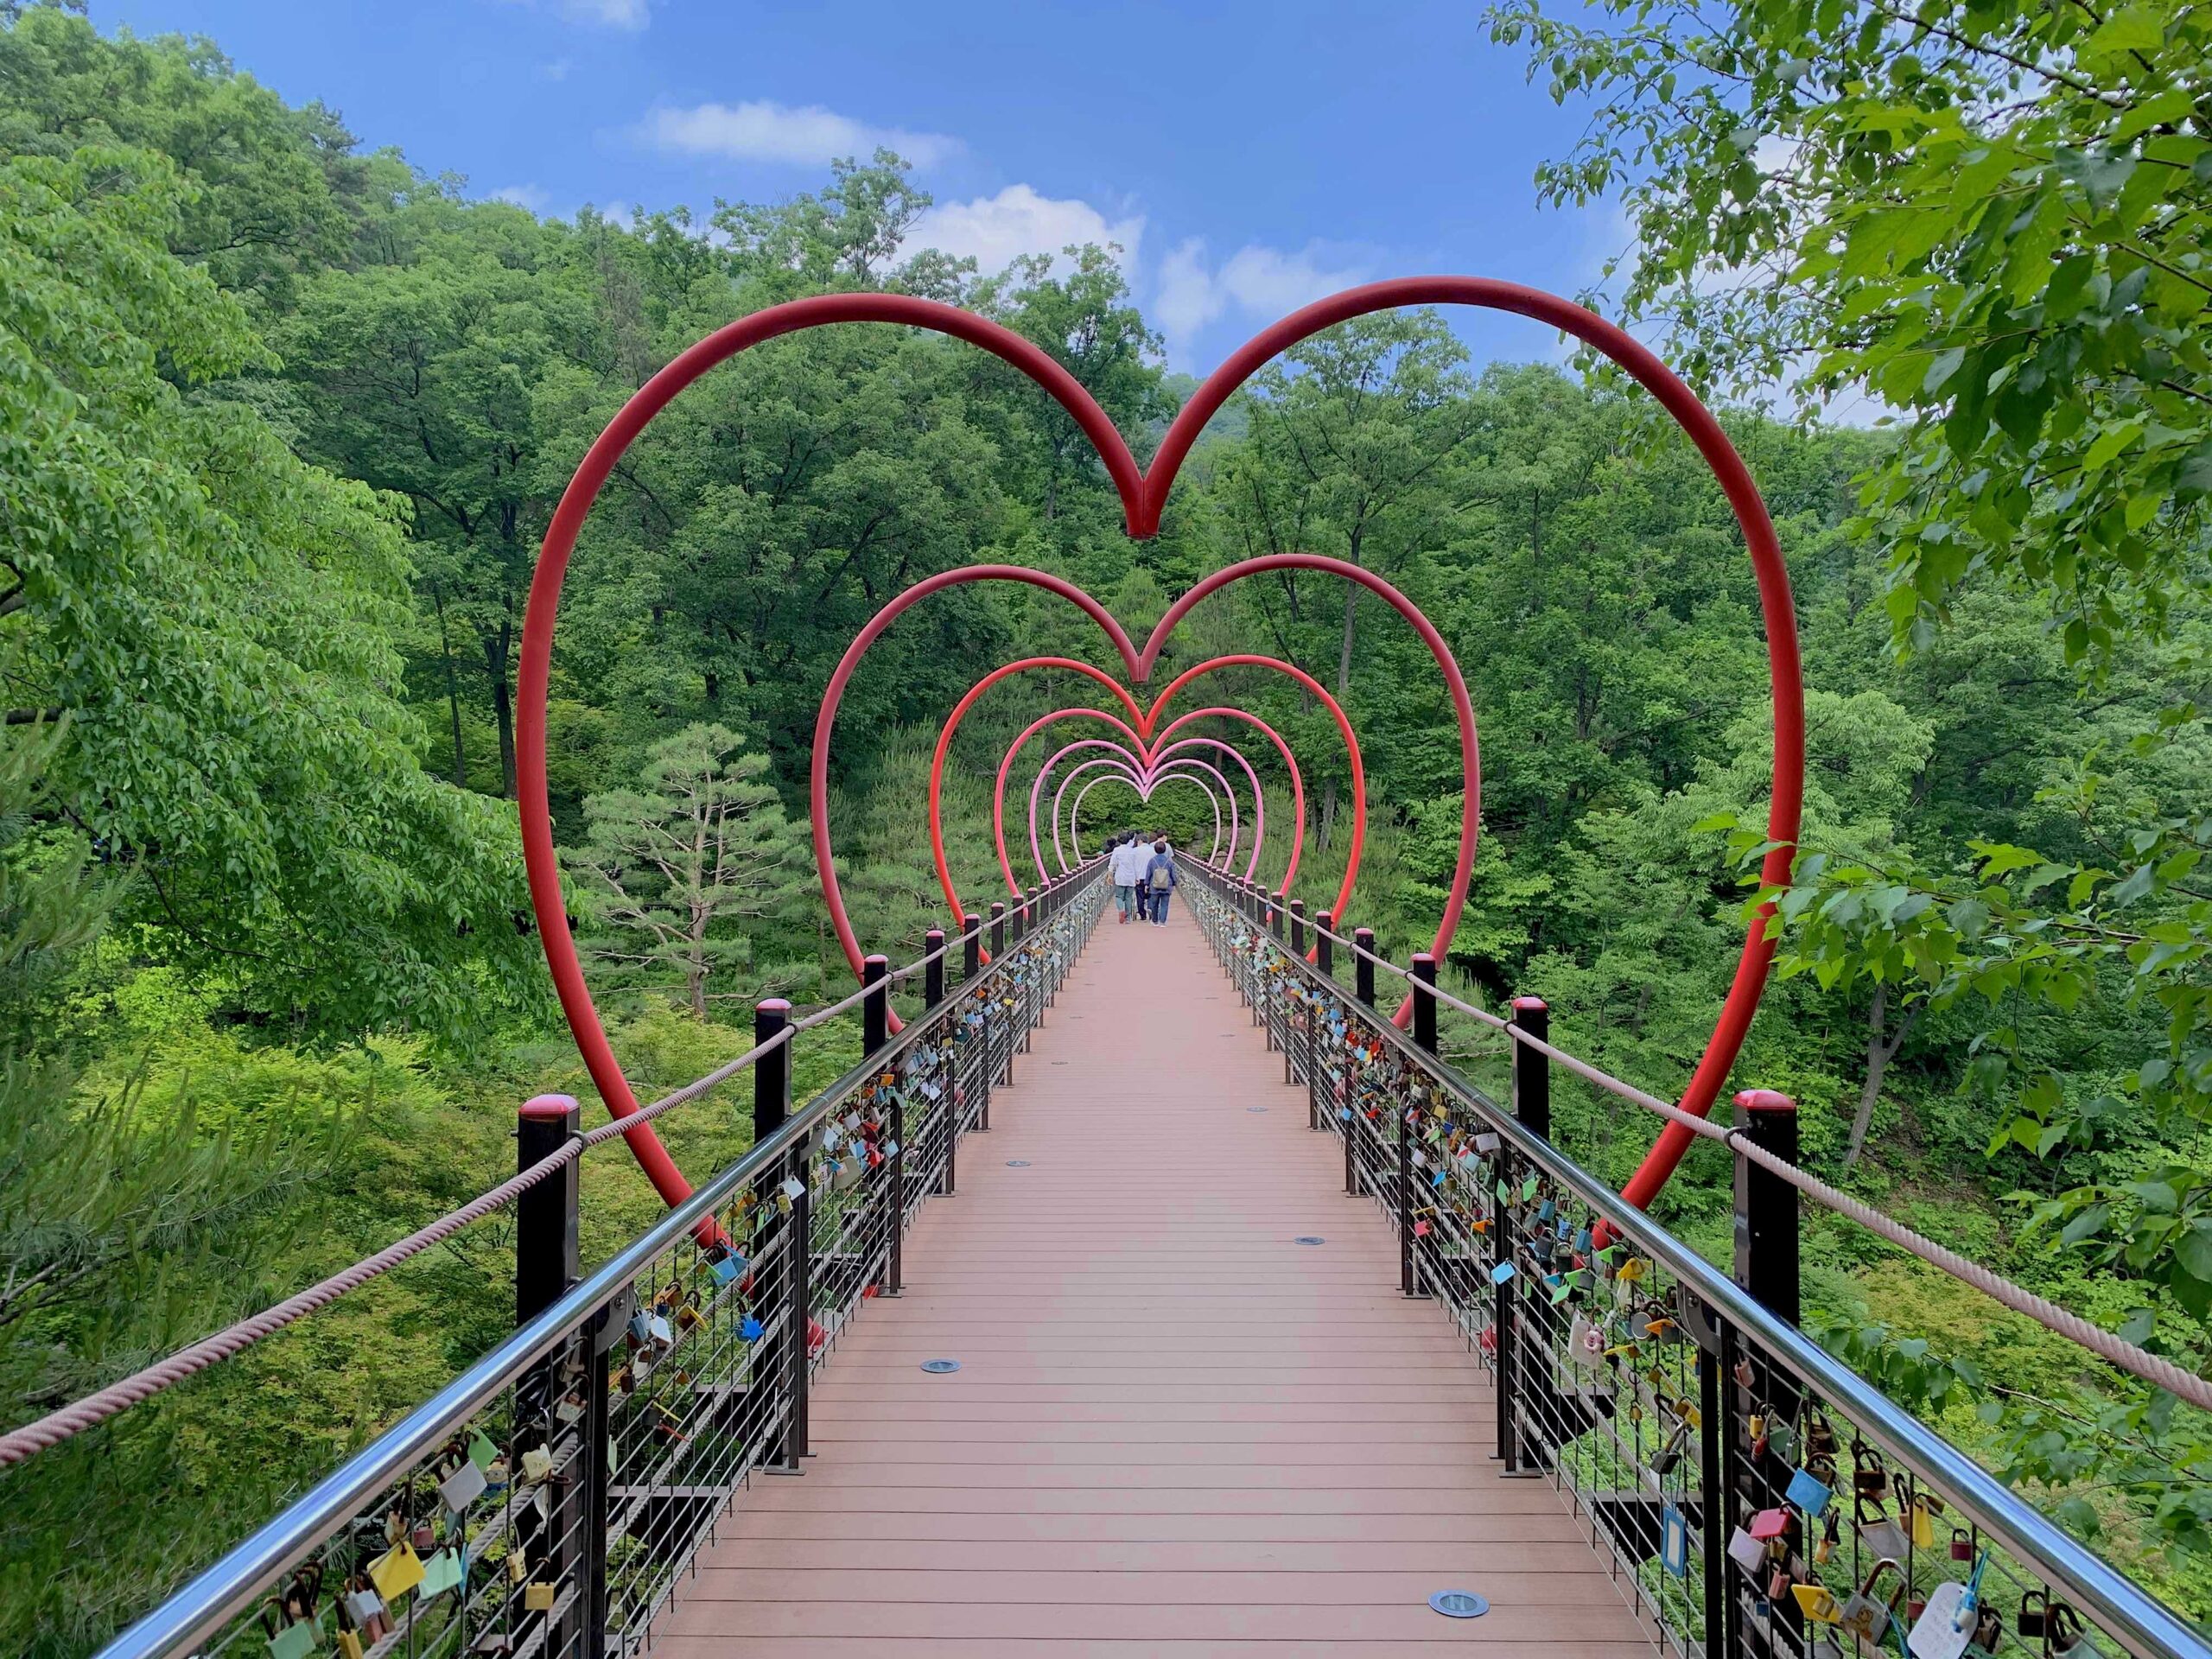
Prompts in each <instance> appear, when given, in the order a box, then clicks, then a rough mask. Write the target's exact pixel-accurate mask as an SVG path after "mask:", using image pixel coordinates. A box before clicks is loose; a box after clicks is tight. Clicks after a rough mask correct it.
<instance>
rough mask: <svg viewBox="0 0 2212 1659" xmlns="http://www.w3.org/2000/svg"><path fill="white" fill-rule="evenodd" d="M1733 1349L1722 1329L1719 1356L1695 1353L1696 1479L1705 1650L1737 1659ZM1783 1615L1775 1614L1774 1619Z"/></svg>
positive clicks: (1740, 1636)
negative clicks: (1731, 1476) (1731, 1547)
mask: <svg viewBox="0 0 2212 1659" xmlns="http://www.w3.org/2000/svg"><path fill="white" fill-rule="evenodd" d="M1734 1345H1735V1344H1733V1343H1732V1342H1731V1341H1730V1340H1729V1338H1728V1331H1727V1328H1726V1326H1725V1325H1724V1326H1723V1327H1722V1328H1721V1332H1720V1346H1721V1350H1722V1351H1721V1352H1720V1353H1717V1354H1716V1353H1712V1352H1709V1351H1707V1349H1706V1348H1705V1347H1704V1346H1703V1345H1702V1344H1700V1347H1699V1348H1698V1351H1697V1404H1698V1435H1697V1442H1698V1445H1697V1452H1698V1459H1697V1461H1698V1477H1697V1478H1698V1484H1699V1485H1700V1487H1701V1488H1702V1489H1703V1490H1704V1492H1705V1509H1704V1512H1703V1513H1702V1514H1701V1515H1700V1516H1699V1517H1698V1542H1699V1545H1700V1549H1699V1552H1698V1553H1699V1555H1700V1564H1701V1565H1702V1567H1704V1571H1705V1594H1704V1604H1705V1630H1706V1637H1705V1650H1706V1651H1707V1653H1709V1654H1712V1655H1713V1656H1714V1659H1733V1656H1735V1655H1738V1654H1740V1653H1742V1652H1743V1651H1744V1625H1743V1619H1742V1617H1741V1615H1740V1614H1739V1613H1738V1604H1737V1599H1736V1597H1735V1595H1734V1593H1733V1588H1734V1580H1735V1579H1736V1576H1737V1572H1738V1569H1737V1567H1736V1566H1735V1564H1734V1563H1733V1562H1732V1561H1730V1560H1729V1559H1728V1540H1729V1538H1730V1537H1731V1536H1732V1534H1733V1533H1734V1531H1735V1529H1734V1527H1733V1525H1732V1523H1731V1521H1730V1519H1729V1517H1730V1515H1731V1513H1732V1510H1733V1509H1734V1507H1735V1506H1734V1505H1733V1504H1732V1503H1731V1502H1730V1501H1729V1497H1728V1492H1729V1481H1728V1467H1729V1465H1731V1464H1732V1463H1733V1462H1734V1459H1732V1457H1730V1456H1728V1455H1727V1445H1728V1441H1729V1440H1730V1439H1731V1438H1732V1435H1731V1434H1730V1433H1728V1431H1727V1428H1726V1419H1727V1418H1728V1416H1729V1412H1728V1409H1727V1406H1728V1385H1727V1383H1726V1381H1725V1380H1724V1379H1723V1376H1722V1368H1723V1367H1724V1366H1725V1365H1726V1364H1727V1363H1729V1360H1728V1355H1727V1351H1728V1350H1729V1349H1731V1348H1732V1347H1733V1346H1734ZM1783 1616H1784V1615H1783V1613H1782V1612H1781V1610H1779V1609H1777V1612H1776V1617H1777V1618H1782V1617H1783Z"/></svg>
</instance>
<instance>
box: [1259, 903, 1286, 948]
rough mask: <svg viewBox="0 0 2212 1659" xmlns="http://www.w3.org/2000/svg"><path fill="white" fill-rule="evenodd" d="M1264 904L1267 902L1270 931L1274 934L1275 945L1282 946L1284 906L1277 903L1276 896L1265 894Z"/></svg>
mask: <svg viewBox="0 0 2212 1659" xmlns="http://www.w3.org/2000/svg"><path fill="white" fill-rule="evenodd" d="M1263 902H1265V904H1266V905H1267V907H1268V930H1269V931H1272V932H1273V933H1274V936H1275V943H1276V944H1281V943H1282V929H1283V921H1284V916H1283V909H1282V906H1281V905H1279V904H1277V903H1276V902H1275V895H1274V893H1265V894H1264V898H1263Z"/></svg>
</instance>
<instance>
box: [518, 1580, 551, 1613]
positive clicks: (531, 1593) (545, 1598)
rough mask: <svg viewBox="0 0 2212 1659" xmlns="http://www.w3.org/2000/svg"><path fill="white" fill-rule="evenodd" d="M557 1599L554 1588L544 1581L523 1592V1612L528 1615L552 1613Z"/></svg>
mask: <svg viewBox="0 0 2212 1659" xmlns="http://www.w3.org/2000/svg"><path fill="white" fill-rule="evenodd" d="M555 1597H556V1587H555V1586H552V1585H550V1584H546V1583H543V1582H542V1581H541V1582H539V1583H537V1584H533V1585H531V1586H528V1587H527V1588H526V1589H524V1591H523V1592H522V1606H523V1611H524V1612H526V1613H550V1612H551V1611H553V1603H554V1599H555Z"/></svg>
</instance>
